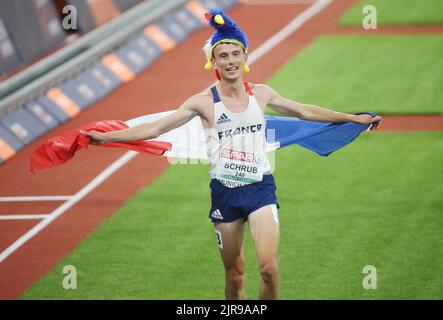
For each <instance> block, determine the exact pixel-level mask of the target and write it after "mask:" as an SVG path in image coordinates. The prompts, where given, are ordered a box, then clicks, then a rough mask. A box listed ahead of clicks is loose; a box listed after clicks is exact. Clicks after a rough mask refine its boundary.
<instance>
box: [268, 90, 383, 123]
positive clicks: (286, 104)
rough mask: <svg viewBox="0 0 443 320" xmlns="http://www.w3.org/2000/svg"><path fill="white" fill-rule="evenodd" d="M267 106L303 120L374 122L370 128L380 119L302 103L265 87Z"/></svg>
mask: <svg viewBox="0 0 443 320" xmlns="http://www.w3.org/2000/svg"><path fill="white" fill-rule="evenodd" d="M266 91H267V96H268V106H269V107H270V108H271V109H273V110H275V111H277V112H278V113H281V114H284V115H288V116H295V117H298V118H300V119H303V120H310V121H321V122H356V123H362V124H371V123H374V125H373V126H372V128H371V129H375V128H377V126H378V123H379V121H380V120H381V117H380V116H376V117H374V118H373V117H372V116H371V115H369V114H360V115H355V114H347V113H341V112H336V111H332V110H328V109H325V108H321V107H318V106H314V105H309V104H302V103H299V102H295V101H292V100H289V99H287V98H284V97H282V96H280V95H279V94H278V93H277V92H276V91H275V90H273V89H272V88H270V87H268V86H267V88H266Z"/></svg>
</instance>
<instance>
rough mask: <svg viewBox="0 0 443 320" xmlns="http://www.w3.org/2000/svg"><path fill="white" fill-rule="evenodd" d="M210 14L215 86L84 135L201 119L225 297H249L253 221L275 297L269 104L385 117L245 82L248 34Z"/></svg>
mask: <svg viewBox="0 0 443 320" xmlns="http://www.w3.org/2000/svg"><path fill="white" fill-rule="evenodd" d="M206 18H207V19H208V20H209V23H210V25H211V26H212V27H214V29H215V32H214V34H213V35H212V37H211V38H210V39H209V40H208V42H207V44H206V45H205V48H204V50H205V53H206V56H207V64H206V66H205V68H206V69H212V68H214V70H215V73H216V76H217V78H218V79H219V82H218V83H217V85H215V86H213V87H212V88H211V89H210V90H206V91H203V92H201V93H198V94H196V95H194V96H192V97H190V98H189V99H187V100H186V101H185V102H184V103H183V104H182V105H181V106H180V107H179V108H178V109H177V111H176V112H174V113H173V114H171V115H169V116H167V117H165V118H163V119H160V120H158V121H155V122H151V123H145V124H141V125H138V126H136V127H132V128H129V129H125V130H120V131H112V132H107V133H99V132H97V131H89V132H82V133H83V134H85V135H87V136H89V137H90V138H91V142H92V143H94V144H104V143H108V142H127V141H136V140H148V139H155V138H157V137H158V136H160V135H161V134H163V133H166V132H168V131H170V130H172V129H174V128H177V127H180V126H182V125H183V124H185V123H186V122H188V121H190V120H191V119H192V118H193V117H196V116H198V117H200V118H201V121H202V125H203V128H204V129H205V131H206V137H207V150H208V157H209V160H210V163H211V168H210V175H211V178H212V180H211V183H210V188H211V200H212V207H211V210H210V214H209V217H210V219H211V220H212V222H213V223H214V228H215V232H216V233H217V240H218V245H219V248H220V252H221V257H222V260H223V264H224V267H225V296H226V298H227V299H245V298H246V297H245V292H244V289H243V282H244V255H243V235H244V226H245V222H248V224H249V228H250V232H251V235H252V239H253V242H254V246H255V250H256V255H257V258H258V264H259V268H260V274H261V283H260V290H259V298H260V299H278V297H279V287H280V280H279V272H278V264H277V254H278V246H279V223H278V213H277V209H278V204H277V198H276V195H275V190H276V187H275V182H274V178H273V176H272V174H271V173H270V165H269V161H268V157H267V153H266V149H265V146H266V138H265V129H266V122H265V118H264V114H263V113H264V110H265V107H266V106H269V107H270V108H272V109H273V110H275V111H277V112H279V113H281V114H284V115H288V116H295V117H298V118H300V119H304V120H312V121H323V122H356V123H361V124H373V125H372V127H371V128H372V129H375V128H376V127H377V125H378V123H379V121H380V119H381V118H380V117H379V116H377V117H372V116H371V115H369V114H360V115H353V114H344V113H339V112H334V111H330V110H327V109H324V108H320V107H317V106H313V105H306V104H302V103H298V102H295V101H291V100H288V99H285V98H283V97H281V96H280V95H279V94H278V93H277V92H275V91H274V90H273V89H272V88H270V87H269V86H267V85H263V84H250V83H247V82H243V73H244V72H248V71H249V68H248V66H247V64H246V62H247V58H248V55H247V48H248V41H247V37H246V35H245V34H244V33H243V32H242V31H241V30H240V28H239V27H238V26H237V25H236V24H235V23H234V22H233V21H232V20H231V19H230V18H229V17H228V16H227V15H226V14H225V13H224V12H223V11H220V10H211V11H210V12H209V13H208V14H206Z"/></svg>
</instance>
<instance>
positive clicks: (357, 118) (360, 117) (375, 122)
mask: <svg viewBox="0 0 443 320" xmlns="http://www.w3.org/2000/svg"><path fill="white" fill-rule="evenodd" d="M353 121H354V122H356V123H361V124H372V125H371V127H370V129H369V130H375V129H377V127H378V126H379V125H380V121H381V117H380V116H375V117H372V116H371V115H370V114H366V113H365V114H356V115H354V117H353Z"/></svg>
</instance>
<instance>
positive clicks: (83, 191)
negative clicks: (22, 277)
mask: <svg viewBox="0 0 443 320" xmlns="http://www.w3.org/2000/svg"><path fill="white" fill-rule="evenodd" d="M136 155H137V152H135V151H128V152H127V153H125V154H124V155H123V156H121V157H120V158H118V159H117V160H116V161H115V162H113V163H112V164H111V165H110V166H109V167H107V168H106V169H105V170H104V171H102V172H101V173H100V174H99V175H98V176H96V177H95V178H94V179H93V180H92V181H91V182H89V183H88V184H87V185H86V186H84V187H83V188H82V189H81V190H80V191H79V192H77V193H76V194H75V195H74V196H72V197H71V198H70V199H69V200H68V201H66V202H65V203H63V204H62V205H61V206H59V207H58V208H57V209H55V210H54V211H53V212H52V213H51V214H49V215H48V216H47V217H45V218H44V219H43V220H42V221H40V222H39V223H38V224H36V225H35V226H34V227H33V228H32V229H31V230H29V231H28V232H26V233H25V234H24V235H23V236H21V237H20V238H18V239H17V241H15V242H14V243H13V244H11V245H10V246H9V247H8V248H6V250H4V251H3V252H2V253H1V254H0V263H1V262H3V261H4V260H5V259H6V258H7V257H8V256H9V255H10V254H11V253H13V252H14V251H16V250H17V249H18V248H20V247H21V246H22V245H23V244H24V243H25V242H26V241H28V240H29V239H31V238H32V237H33V236H35V235H36V234H38V233H39V232H40V231H42V230H43V229H44V228H45V227H46V226H47V225H48V224H50V223H51V222H52V221H54V220H55V219H57V218H58V217H59V216H61V215H62V214H63V213H65V212H66V211H67V210H68V209H69V208H71V207H72V206H73V205H75V204H76V203H77V202H79V201H80V200H82V199H83V198H84V197H85V196H86V195H88V193H90V192H91V191H92V190H94V189H95V188H96V187H97V186H99V185H100V184H101V183H102V182H103V181H105V180H106V179H107V178H109V177H110V176H111V175H112V174H113V173H114V172H116V171H117V170H118V169H120V168H121V167H122V166H123V165H124V164H126V163H127V162H128V161H129V160H131V159H132V158H134V157H135V156H136Z"/></svg>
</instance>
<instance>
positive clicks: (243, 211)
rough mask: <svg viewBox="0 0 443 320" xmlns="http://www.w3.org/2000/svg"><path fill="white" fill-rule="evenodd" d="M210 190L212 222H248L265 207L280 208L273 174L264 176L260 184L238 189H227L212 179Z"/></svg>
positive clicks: (210, 215)
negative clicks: (241, 220)
mask: <svg viewBox="0 0 443 320" xmlns="http://www.w3.org/2000/svg"><path fill="white" fill-rule="evenodd" d="M210 189H211V202H212V206H211V210H210V212H209V219H211V221H212V222H232V221H235V220H238V219H243V220H244V221H246V220H247V219H248V216H249V214H250V213H252V212H254V211H256V210H257V209H260V208H262V207H264V206H267V205H270V204H276V205H277V209H278V208H279V207H280V206H279V205H278V203H277V196H276V195H275V191H276V186H275V181H274V177H273V176H272V174H267V175H264V176H263V180H262V181H260V182H255V183H251V184H248V185H245V186H242V187H237V188H228V187H225V186H224V185H223V184H221V183H220V182H219V181H218V180H217V179H212V180H211V183H210Z"/></svg>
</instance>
